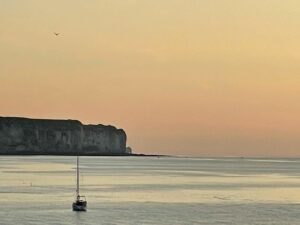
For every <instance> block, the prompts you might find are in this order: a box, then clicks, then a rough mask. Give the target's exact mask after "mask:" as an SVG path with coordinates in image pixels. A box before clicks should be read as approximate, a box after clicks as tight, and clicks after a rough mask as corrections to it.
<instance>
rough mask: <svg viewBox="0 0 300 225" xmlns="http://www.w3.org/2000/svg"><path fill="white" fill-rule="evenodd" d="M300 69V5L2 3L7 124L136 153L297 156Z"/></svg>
mask: <svg viewBox="0 0 300 225" xmlns="http://www.w3.org/2000/svg"><path fill="white" fill-rule="evenodd" d="M53 32H59V33H60V35H58V36H55V35H54V34H53ZM299 62H300V1H299V0H286V1H282V0H243V1H241V0H205V1H204V0H51V1H50V0H47V1H46V0H45V1H40V0H26V1H25V0H24V1H23V0H0V107H1V108H0V115H1V116H22V117H31V118H63V119H69V118H70V119H78V120H80V121H82V122H83V123H102V124H112V125H114V126H116V127H119V128H123V129H124V130H125V131H126V133H127V135H128V145H129V146H131V147H132V148H133V149H134V151H135V152H139V153H159V154H174V155H175V154H176V155H192V156H207V155H209V156H300V63H299Z"/></svg>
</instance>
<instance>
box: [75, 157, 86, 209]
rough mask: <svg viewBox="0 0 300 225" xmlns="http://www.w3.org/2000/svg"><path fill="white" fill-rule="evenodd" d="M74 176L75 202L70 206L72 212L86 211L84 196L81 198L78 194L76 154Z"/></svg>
mask: <svg viewBox="0 0 300 225" xmlns="http://www.w3.org/2000/svg"><path fill="white" fill-rule="evenodd" d="M76 176H77V179H76V181H77V184H76V197H75V201H74V202H73V204H72V208H73V211H86V208H87V201H86V199H85V196H82V195H80V194H79V154H77V170H76Z"/></svg>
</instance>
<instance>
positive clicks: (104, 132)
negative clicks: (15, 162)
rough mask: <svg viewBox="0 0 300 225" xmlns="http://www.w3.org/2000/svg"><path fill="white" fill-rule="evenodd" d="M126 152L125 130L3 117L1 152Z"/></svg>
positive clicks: (69, 153)
mask: <svg viewBox="0 0 300 225" xmlns="http://www.w3.org/2000/svg"><path fill="white" fill-rule="evenodd" d="M77 151H79V152H80V155H123V154H125V153H126V133H125V132H124V131H123V130H122V129H117V128H115V127H113V126H104V125H83V124H82V123H81V122H79V121H77V120H44V119H27V118H16V117H0V154H37V155H39V154H40V155H44V154H46V155H47V154H53V155H76V154H77Z"/></svg>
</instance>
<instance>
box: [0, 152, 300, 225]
mask: <svg viewBox="0 0 300 225" xmlns="http://www.w3.org/2000/svg"><path fill="white" fill-rule="evenodd" d="M75 171H76V157H72V156H0V224H1V225H2V224H3V225H20V224H25V225H37V224H39V225H69V224H77V225H95V224H103V225H115V224H118V225H119V224H120V225H135V224H136V225H150V224H154V225H183V224H186V225H193V224H201V225H219V224H220V225H221V224H222V225H223V224H224V225H225V224H228V225H229V224H230V225H271V224H272V225H288V224H289V225H297V224H299V225H300V159H284V158H282V159H278V158H277V159H271V158H188V157H96V156H95V157H80V188H81V189H80V192H81V194H82V195H85V196H86V199H87V201H88V210H87V212H73V211H72V209H71V205H72V202H73V201H74V197H75V189H76V187H75V186H76V172H75Z"/></svg>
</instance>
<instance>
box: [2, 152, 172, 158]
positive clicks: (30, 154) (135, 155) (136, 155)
mask: <svg viewBox="0 0 300 225" xmlns="http://www.w3.org/2000/svg"><path fill="white" fill-rule="evenodd" d="M47 155H48V156H77V154H34V153H22V154H3V153H0V156H47ZM80 156H124V157H129V156H134V157H171V156H170V155H152V154H150V155H147V154H80Z"/></svg>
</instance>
